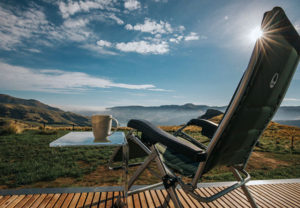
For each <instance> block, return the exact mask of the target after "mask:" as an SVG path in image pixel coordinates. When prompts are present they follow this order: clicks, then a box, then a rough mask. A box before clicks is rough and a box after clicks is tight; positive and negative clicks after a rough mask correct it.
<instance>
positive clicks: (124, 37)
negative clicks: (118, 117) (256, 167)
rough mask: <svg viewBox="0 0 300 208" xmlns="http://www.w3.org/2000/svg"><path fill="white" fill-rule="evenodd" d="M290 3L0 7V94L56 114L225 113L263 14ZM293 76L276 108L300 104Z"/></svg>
mask: <svg viewBox="0 0 300 208" xmlns="http://www.w3.org/2000/svg"><path fill="white" fill-rule="evenodd" d="M274 6H281V7H282V8H283V9H284V10H285V12H286V13H287V16H288V17H289V19H290V20H291V22H292V23H293V24H294V26H295V27H296V29H297V30H298V32H299V31H300V12H299V11H300V1H299V0H261V1H250V0H247V1H243V0H239V1H237V0H236V1H233V0H232V1H229V0H228V1H224V0H214V1H208V0H197V1H196V0H189V1H182V0H181V1H177V0H148V1H140V0H125V1H116V0H78V1H75V0H67V1H53V0H40V1H20V0H5V1H1V2H0V89H1V90H0V93H5V94H10V95H12V96H17V97H21V98H26V99H29V98H33V99H37V100H40V101H42V102H45V103H47V104H51V105H54V106H59V107H61V108H63V109H65V110H98V109H102V108H104V107H111V106H122V105H145V106H150V105H164V104H184V103H194V104H207V105H218V106H220V105H227V104H228V102H229V100H230V98H231V96H232V94H233V92H234V90H235V88H236V86H237V84H238V82H239V80H240V78H241V76H242V73H243V71H244V70H245V69H246V67H247V64H248V61H249V59H250V55H251V52H252V49H253V46H254V43H255V40H254V39H253V35H252V34H253V31H254V30H255V28H257V27H258V26H259V25H260V23H261V20H262V16H263V13H264V12H265V11H268V10H271V9H272V8H273V7H274ZM299 68H300V67H298V69H297V71H296V74H295V76H294V79H293V81H292V83H291V86H290V89H289V91H288V93H287V95H286V98H285V100H284V102H283V105H300V93H299V89H300V70H299Z"/></svg>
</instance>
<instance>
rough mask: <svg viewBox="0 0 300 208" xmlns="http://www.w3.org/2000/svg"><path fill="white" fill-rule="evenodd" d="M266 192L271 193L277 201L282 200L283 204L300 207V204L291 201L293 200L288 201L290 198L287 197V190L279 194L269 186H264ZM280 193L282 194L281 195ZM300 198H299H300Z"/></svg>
mask: <svg viewBox="0 0 300 208" xmlns="http://www.w3.org/2000/svg"><path fill="white" fill-rule="evenodd" d="M263 188H264V190H265V191H266V192H267V193H269V194H270V195H272V196H273V197H275V198H276V199H278V200H280V201H281V202H282V203H283V204H288V205H290V206H291V207H295V206H296V207H297V206H299V204H297V203H295V202H293V201H291V200H288V199H289V197H288V196H287V194H286V190H280V191H279V192H278V191H276V190H274V189H271V188H270V187H268V186H264V187H263ZM279 193H280V194H279ZM283 196H285V197H283ZM298 198H299V197H298Z"/></svg>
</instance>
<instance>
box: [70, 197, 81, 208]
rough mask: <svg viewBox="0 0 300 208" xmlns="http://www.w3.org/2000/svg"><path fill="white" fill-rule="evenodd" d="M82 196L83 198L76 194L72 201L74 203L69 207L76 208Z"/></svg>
mask: <svg viewBox="0 0 300 208" xmlns="http://www.w3.org/2000/svg"><path fill="white" fill-rule="evenodd" d="M80 196H81V193H76V194H75V195H74V197H73V199H72V201H71V203H70V205H69V208H75V207H76V205H77V203H78V201H79V198H80Z"/></svg>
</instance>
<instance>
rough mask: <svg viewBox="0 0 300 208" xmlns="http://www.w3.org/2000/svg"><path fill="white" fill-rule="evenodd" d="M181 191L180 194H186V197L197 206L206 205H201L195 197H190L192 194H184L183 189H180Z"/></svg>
mask: <svg viewBox="0 0 300 208" xmlns="http://www.w3.org/2000/svg"><path fill="white" fill-rule="evenodd" d="M181 191H182V195H183V196H186V197H187V198H189V200H191V201H192V203H193V204H194V205H195V206H196V207H197V208H198V207H205V206H208V205H206V204H205V205H203V203H202V202H200V201H198V200H197V199H195V198H194V197H192V196H190V195H188V194H186V193H185V192H184V191H183V190H181ZM184 194H185V195H184Z"/></svg>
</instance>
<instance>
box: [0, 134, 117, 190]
mask: <svg viewBox="0 0 300 208" xmlns="http://www.w3.org/2000/svg"><path fill="white" fill-rule="evenodd" d="M66 133H67V132H66V131H59V132H54V133H53V134H41V133H40V132H39V131H25V132H24V133H22V134H13V135H6V136H1V137H0V175H1V177H0V184H1V185H6V186H8V187H10V188H12V187H18V186H21V185H25V184H32V183H35V182H39V181H51V180H54V179H56V178H59V177H73V178H80V177H82V176H83V175H85V174H87V173H90V172H92V171H94V170H95V168H96V167H97V166H99V165H104V164H107V160H108V159H109V156H110V155H111V153H112V151H113V149H112V148H109V147H108V148H105V149H104V148H99V147H97V148H96V147H89V148H83V147H81V148H77V147H76V148H74V147H72V148H50V147H49V143H50V142H52V141H53V140H55V139H57V138H58V137H60V136H62V135H64V134H66ZM82 166H83V167H84V168H83V167H82Z"/></svg>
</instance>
